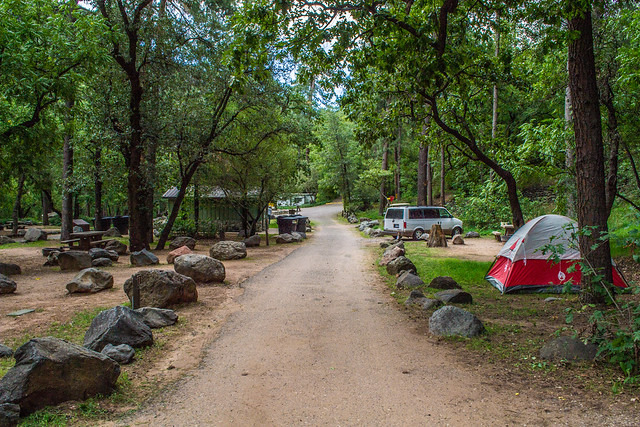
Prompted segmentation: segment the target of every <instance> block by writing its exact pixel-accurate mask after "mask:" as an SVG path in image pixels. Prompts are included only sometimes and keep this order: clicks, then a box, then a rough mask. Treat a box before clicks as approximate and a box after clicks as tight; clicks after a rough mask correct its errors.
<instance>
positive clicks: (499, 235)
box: [491, 231, 502, 242]
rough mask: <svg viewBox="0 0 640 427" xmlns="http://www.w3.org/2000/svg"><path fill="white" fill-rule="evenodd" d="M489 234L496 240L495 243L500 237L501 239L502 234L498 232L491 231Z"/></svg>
mask: <svg viewBox="0 0 640 427" xmlns="http://www.w3.org/2000/svg"><path fill="white" fill-rule="evenodd" d="M491 234H493V237H494V238H495V239H496V241H498V242H499V241H500V240H501V237H502V233H501V232H499V231H492V232H491Z"/></svg>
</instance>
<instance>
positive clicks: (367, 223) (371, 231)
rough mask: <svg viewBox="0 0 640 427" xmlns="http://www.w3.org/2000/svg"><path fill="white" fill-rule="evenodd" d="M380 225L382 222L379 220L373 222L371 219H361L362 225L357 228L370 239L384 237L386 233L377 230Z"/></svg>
mask: <svg viewBox="0 0 640 427" xmlns="http://www.w3.org/2000/svg"><path fill="white" fill-rule="evenodd" d="M379 225H380V221H378V220H377V219H375V220H373V221H372V220H370V219H369V218H360V224H358V225H356V228H357V229H358V230H359V231H362V232H363V233H364V234H366V235H367V236H369V237H382V236H384V231H382V230H380V229H378V228H375V227H377V226H379Z"/></svg>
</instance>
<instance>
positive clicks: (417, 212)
mask: <svg viewBox="0 0 640 427" xmlns="http://www.w3.org/2000/svg"><path fill="white" fill-rule="evenodd" d="M422 218H424V214H423V212H422V209H409V219H422Z"/></svg>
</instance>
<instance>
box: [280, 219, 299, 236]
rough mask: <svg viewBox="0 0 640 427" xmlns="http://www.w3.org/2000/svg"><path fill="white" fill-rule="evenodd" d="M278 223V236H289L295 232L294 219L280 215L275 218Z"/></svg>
mask: <svg viewBox="0 0 640 427" xmlns="http://www.w3.org/2000/svg"><path fill="white" fill-rule="evenodd" d="M276 222H277V223H278V234H291V233H292V232H294V231H296V218H295V217H291V216H286V215H280V216H279V217H277V218H276Z"/></svg>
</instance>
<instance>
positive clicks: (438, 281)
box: [429, 276, 462, 289]
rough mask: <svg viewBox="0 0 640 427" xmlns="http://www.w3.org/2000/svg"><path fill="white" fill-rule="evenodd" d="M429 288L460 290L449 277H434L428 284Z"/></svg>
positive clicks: (460, 287) (456, 283)
mask: <svg viewBox="0 0 640 427" xmlns="http://www.w3.org/2000/svg"><path fill="white" fill-rule="evenodd" d="M429 287H430V288H434V289H462V286H460V285H459V284H458V282H456V281H455V280H453V278H452V277H449V276H436V277H434V278H433V279H432V280H431V283H429Z"/></svg>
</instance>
